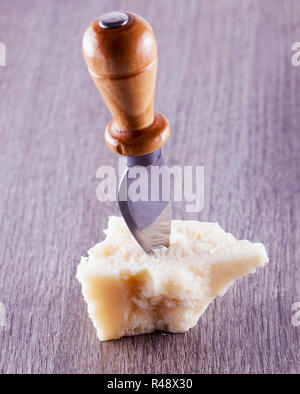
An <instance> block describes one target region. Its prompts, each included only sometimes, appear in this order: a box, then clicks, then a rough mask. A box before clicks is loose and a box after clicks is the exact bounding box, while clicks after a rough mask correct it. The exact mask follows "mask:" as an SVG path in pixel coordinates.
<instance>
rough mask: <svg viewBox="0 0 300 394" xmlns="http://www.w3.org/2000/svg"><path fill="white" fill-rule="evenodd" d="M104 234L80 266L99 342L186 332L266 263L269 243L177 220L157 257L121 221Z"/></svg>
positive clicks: (114, 219) (79, 274)
mask: <svg viewBox="0 0 300 394" xmlns="http://www.w3.org/2000/svg"><path fill="white" fill-rule="evenodd" d="M104 232H105V234H106V239H105V240H104V241H103V242H100V243H98V244H96V245H95V246H94V247H93V248H92V249H90V250H89V252H88V257H82V259H81V262H80V264H79V265H78V268H77V279H78V280H79V282H80V283H81V284H82V293H83V296H84V298H85V300H86V302H87V304H88V312H89V315H90V317H91V319H92V321H93V323H94V326H95V328H96V330H97V334H98V337H99V339H100V340H109V339H117V338H120V337H122V336H126V335H137V334H143V333H150V332H153V331H155V330H164V331H170V332H184V331H187V330H188V329H189V328H191V327H193V326H194V325H195V324H196V323H197V321H198V319H199V317H200V316H201V315H202V313H203V312H204V311H205V309H206V308H207V306H208V304H209V303H210V302H211V301H212V300H213V299H214V298H215V297H216V296H222V295H223V294H224V293H225V292H226V290H227V289H228V287H229V286H230V285H231V284H232V283H233V282H234V281H235V280H236V279H238V278H240V277H241V276H243V275H246V274H249V273H254V272H255V270H256V268H257V267H261V266H263V265H265V263H267V262H268V256H267V253H266V250H265V247H264V246H263V244H261V243H251V242H249V241H246V240H242V241H238V240H237V239H236V238H235V237H234V236H233V235H232V234H230V233H226V232H225V231H223V230H222V229H221V227H220V226H219V225H218V224H217V223H205V222H197V221H181V220H173V221H172V231H171V244H170V247H169V248H168V249H161V250H159V251H158V252H156V253H155V254H154V255H147V254H146V253H145V252H144V251H143V250H142V249H141V247H140V246H139V245H138V244H137V243H136V241H135V240H134V238H133V237H132V235H131V233H130V231H129V230H128V228H127V226H126V224H125V222H124V220H123V219H122V218H120V217H111V218H109V222H108V228H107V230H105V231H104Z"/></svg>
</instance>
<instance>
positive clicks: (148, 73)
mask: <svg viewBox="0 0 300 394" xmlns="http://www.w3.org/2000/svg"><path fill="white" fill-rule="evenodd" d="M83 55H84V58H85V61H86V64H87V66H88V69H89V72H90V75H91V77H92V79H93V81H94V82H95V84H96V86H97V88H98V90H99V92H100V93H101V95H102V97H103V99H104V101H105V103H106V105H107V107H108V109H109V110H110V112H111V114H112V117H113V121H111V122H110V123H109V124H108V125H107V128H106V130H105V140H106V143H107V145H108V146H109V147H110V148H111V149H112V150H113V151H115V152H118V153H120V154H122V155H127V156H139V155H144V154H147V153H150V152H153V151H155V150H156V149H158V148H159V147H161V146H162V145H163V144H164V143H165V142H166V140H167V139H168V137H169V133H170V131H169V124H168V121H167V119H166V118H165V117H164V116H163V115H161V114H159V113H155V114H154V111H153V107H154V93H155V84H156V71H157V59H158V58H157V46H156V40H155V36H154V33H153V31H152V28H151V26H150V25H149V24H148V23H147V22H146V21H145V20H144V19H143V18H142V17H140V16H138V15H135V14H133V13H129V12H110V13H108V14H104V15H102V16H100V17H99V18H97V19H96V20H95V21H94V22H92V23H91V24H90V25H89V26H88V28H87V30H86V31H85V33H84V36H83Z"/></svg>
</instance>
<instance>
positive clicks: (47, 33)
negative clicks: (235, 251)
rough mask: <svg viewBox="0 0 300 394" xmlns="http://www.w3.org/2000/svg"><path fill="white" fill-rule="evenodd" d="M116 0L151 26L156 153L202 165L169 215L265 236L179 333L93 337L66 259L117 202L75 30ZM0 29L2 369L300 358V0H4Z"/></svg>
mask: <svg viewBox="0 0 300 394" xmlns="http://www.w3.org/2000/svg"><path fill="white" fill-rule="evenodd" d="M116 9H125V10H129V11H133V12H136V13H138V14H140V15H143V16H144V17H145V18H146V19H147V20H148V21H149V22H150V23H151V25H152V27H153V29H154V32H155V34H156V38H157V42H158V50H159V69H158V83H157V92H156V102H155V109H156V110H158V111H160V112H162V113H163V114H165V115H166V116H167V118H168V119H169V122H170V126H171V137H170V140H169V141H168V143H167V144H166V145H165V147H164V156H165V159H166V161H167V162H168V163H169V164H170V165H174V164H179V165H183V164H190V165H204V166H205V204H204V209H203V210H202V212H200V213H196V214H191V213H186V212H185V210H184V204H181V203H175V204H174V217H175V218H185V219H198V220H204V221H218V222H219V223H220V225H221V226H222V227H224V228H225V229H226V230H227V231H230V232H232V233H233V234H234V235H235V236H236V237H238V238H246V239H250V240H251V241H261V242H263V243H264V244H265V245H266V248H267V251H268V254H269V257H270V262H269V264H268V265H267V266H266V267H265V268H264V269H260V270H258V272H257V273H256V274H255V275H250V276H249V277H246V278H243V279H241V280H239V281H238V282H237V283H236V284H235V285H234V286H233V287H231V288H230V289H229V291H228V292H227V293H226V295H225V296H224V297H222V298H217V299H216V300H215V301H214V302H213V303H212V304H211V305H210V306H209V308H208V310H207V311H206V313H205V314H204V315H203V316H202V317H201V319H200V320H199V322H198V325H197V326H196V327H194V328H193V329H191V330H190V331H189V332H187V333H185V334H176V335H175V334H167V335H165V334H162V333H155V334H152V335H142V336H137V337H127V338H122V339H121V340H117V341H111V342H104V343H100V342H99V341H98V339H97V337H96V332H95V329H94V327H93V325H92V323H91V321H90V320H89V318H88V314H87V308H86V305H85V303H84V301H83V299H82V295H81V289H80V285H79V283H78V282H77V280H76V279H75V273H76V266H77V264H78V262H79V259H80V256H81V255H85V254H86V251H87V250H88V249H89V248H90V247H91V246H93V245H94V244H95V243H96V242H97V241H99V240H102V239H103V238H104V234H103V233H102V230H103V229H104V228H105V227H106V224H107V217H108V216H110V215H112V214H118V207H117V203H115V202H102V203H100V202H99V201H97V199H96V187H97V185H98V183H99V180H97V179H96V171H97V168H98V167H99V166H101V165H113V166H114V167H115V168H117V165H118V158H117V155H115V154H113V153H112V152H111V151H110V150H109V149H108V148H107V147H106V146H105V144H104V135H103V133H104V129H105V127H106V124H107V123H108V121H110V119H111V118H110V115H109V112H108V110H107V109H106V107H105V105H104V104H103V102H102V100H101V98H100V95H99V93H98V92H97V90H96V88H95V86H94V84H93V82H92V81H91V79H90V77H89V75H88V72H87V70H86V66H85V64H84V61H83V57H82V53H81V38H82V34H83V32H84V29H85V28H86V27H87V25H88V24H89V22H90V21H91V20H93V19H94V18H95V17H96V16H97V15H99V14H102V13H104V12H107V11H110V10H116ZM0 41H1V42H3V43H4V44H5V46H6V51H7V59H6V63H7V65H6V67H0V98H1V105H0V148H1V155H0V201H1V206H0V221H1V224H0V231H1V242H0V264H1V266H0V302H1V303H2V304H1V305H4V306H5V310H6V324H5V326H4V327H0V371H1V372H2V373H159V372H160V373H296V372H298V373H299V372H300V368H299V334H300V327H299V326H298V327H296V326H294V325H293V324H292V316H293V314H294V313H295V312H293V311H292V305H293V303H295V302H300V278H299V275H300V268H299V264H300V245H299V244H300V67H294V66H293V65H292V63H291V56H292V51H291V46H292V43H293V42H295V41H300V1H296V0H295V1H289V0H282V1H263V0H261V1H257V0H256V1H247V0H246V1H243V2H241V1H238V0H231V1H225V0H224V1H217V0H216V1H208V0H207V1H201V0H198V1H197V0H189V1H183V0H163V1H162V0H160V1H158V0H147V1H146V0H128V1H118V0H102V1H101V0H76V1H75V0H73V1H71V0H64V1H58V0H57V1H43V2H42V1H37V0H28V1H21V0H17V1H11V0H1V2H0ZM2 325H3V324H2Z"/></svg>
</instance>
